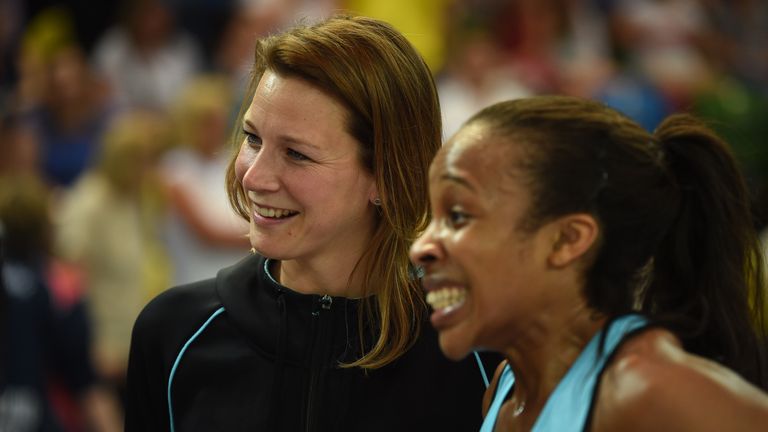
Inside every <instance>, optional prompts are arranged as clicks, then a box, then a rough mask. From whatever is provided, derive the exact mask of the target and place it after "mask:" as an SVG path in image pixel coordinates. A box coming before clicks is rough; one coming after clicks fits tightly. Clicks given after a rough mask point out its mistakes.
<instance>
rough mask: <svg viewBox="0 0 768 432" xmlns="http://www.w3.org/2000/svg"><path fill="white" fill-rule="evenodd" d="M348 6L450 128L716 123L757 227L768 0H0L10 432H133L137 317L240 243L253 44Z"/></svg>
mask: <svg viewBox="0 0 768 432" xmlns="http://www.w3.org/2000/svg"><path fill="white" fill-rule="evenodd" d="M339 10H348V11H352V12H354V13H358V14H363V15H368V16H373V17H377V18H381V19H384V20H386V21H389V22H391V23H392V24H393V25H394V26H395V27H397V28H398V29H399V30H401V31H402V32H403V33H404V34H405V35H406V36H407V37H408V38H409V39H410V40H411V41H412V43H413V44H414V45H415V46H416V47H417V48H418V49H419V50H420V51H421V53H422V54H423V55H424V57H425V59H426V60H427V62H428V64H429V65H430V67H431V68H432V70H433V72H434V74H435V78H436V80H437V83H438V87H439V92H440V98H441V105H442V109H443V120H444V138H448V137H449V136H450V135H451V134H452V133H454V132H455V131H456V130H457V129H458V128H459V126H460V125H461V124H462V122H463V121H465V120H466V119H467V118H468V117H469V116H470V115H472V114H473V113H474V112H476V111H477V110H479V109H480V108H483V107H485V106H487V105H489V104H491V103H494V102H497V101H501V100H505V99H512V98H519V97H525V96H529V95H535V94H552V93H560V94H569V95H575V96H582V97H586V98H592V99H596V100H600V101H603V102H604V103H606V104H608V105H610V106H613V107H614V108H616V109H618V110H620V111H622V112H624V113H625V114H627V115H628V116H630V117H632V118H634V119H636V120H637V121H638V122H639V123H640V124H642V125H643V126H644V127H645V128H647V129H648V130H653V129H654V128H655V127H656V125H657V124H658V123H659V122H660V121H661V120H662V119H663V118H664V117H665V116H667V115H668V114H670V113H673V112H678V111H688V112H692V113H695V114H698V115H700V116H702V117H704V118H705V119H706V120H707V121H709V123H710V124H711V125H712V126H713V127H714V128H715V129H716V130H717V131H718V132H719V133H720V134H721V135H722V136H723V137H725V138H726V139H727V140H728V141H729V142H730V143H731V145H732V146H733V151H734V153H735V154H736V156H737V158H738V160H739V161H740V163H741V165H742V168H743V170H744V172H745V174H746V175H747V179H748V181H749V187H750V191H751V192H752V200H753V201H752V207H753V211H754V215H755V228H756V229H758V230H761V231H764V227H765V225H766V221H768V217H767V216H768V143H766V140H767V139H768V1H766V0H504V1H502V0H386V1H385V0H346V1H343V0H130V1H123V2H108V1H104V2H94V1H86V0H69V1H52V0H0V242H1V243H0V246H2V248H1V249H2V253H3V255H2V257H3V259H2V266H0V270H1V271H2V277H1V278H0V281H2V282H3V289H0V432H4V431H15V432H18V431H38V430H46V431H47V430H64V431H82V430H95V431H109V430H121V429H122V426H121V423H122V419H121V416H122V392H123V390H124V384H125V383H124V379H125V368H126V363H127V353H128V347H129V343H130V332H131V327H132V324H133V321H134V319H135V318H136V315H137V314H138V312H139V311H140V310H141V308H142V307H143V306H144V304H146V302H147V301H148V300H149V299H151V298H152V297H153V296H155V295H156V294H158V293H159V292H161V291H162V290H164V289H166V288H167V287H169V286H172V285H175V284H179V283H184V282H189V281H192V280H196V279H201V278H205V277H212V276H213V275H215V273H216V270H218V269H219V268H221V267H223V266H225V265H228V264H230V263H234V262H235V261H236V260H237V259H239V258H240V257H242V256H244V255H245V254H247V253H248V248H249V246H248V241H247V240H246V238H245V236H244V235H245V234H246V233H247V227H246V225H245V223H244V222H242V221H240V220H238V219H237V218H236V217H234V216H233V214H232V212H231V210H230V209H229V206H228V203H227V199H226V194H225V189H224V184H223V176H224V170H225V167H226V164H227V160H228V157H229V155H230V154H231V152H232V151H233V147H232V144H231V143H229V142H228V136H229V134H230V132H231V131H232V129H233V128H234V127H236V125H234V119H235V117H236V115H237V111H238V109H239V107H240V105H241V103H242V94H243V91H244V87H245V85H246V84H247V78H248V74H249V69H250V66H251V62H252V56H253V45H254V42H255V40H256V39H257V38H258V37H260V36H264V35H267V34H269V33H270V32H275V31H279V30H280V29H282V28H285V27H286V26H289V25H291V23H293V22H295V21H296V20H297V19H301V18H304V17H308V18H310V19H314V18H320V17H323V16H327V15H329V14H331V13H334V12H336V11H339ZM766 232H768V231H766Z"/></svg>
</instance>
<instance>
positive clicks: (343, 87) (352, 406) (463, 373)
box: [126, 16, 498, 432]
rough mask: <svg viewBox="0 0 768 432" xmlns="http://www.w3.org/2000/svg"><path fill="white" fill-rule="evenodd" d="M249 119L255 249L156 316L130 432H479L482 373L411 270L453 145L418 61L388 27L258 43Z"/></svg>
mask: <svg viewBox="0 0 768 432" xmlns="http://www.w3.org/2000/svg"><path fill="white" fill-rule="evenodd" d="M240 120H241V124H240V125H239V126H240V128H238V132H237V133H236V134H235V135H236V138H235V141H236V144H235V146H236V152H235V153H234V154H233V157H232V160H231V163H230V165H229V169H228V173H227V179H226V181H227V188H228V192H229V197H230V201H231V203H232V204H233V207H234V208H235V210H236V211H237V212H238V213H239V214H240V215H241V216H242V217H243V218H244V219H246V220H248V221H249V223H250V231H249V238H250V242H251V245H252V247H253V250H254V254H253V255H252V256H250V257H248V258H246V259H244V260H243V261H241V262H240V263H237V264H235V265H234V266H232V267H229V268H226V269H224V270H222V271H220V272H219V273H218V275H217V277H216V278H215V279H210V280H206V281H201V282H198V283H194V284H190V285H185V286H181V287H176V288H173V289H171V290H169V291H168V292H166V293H164V294H162V295H161V296H159V297H158V298H156V299H155V300H153V301H152V302H151V303H150V304H149V305H148V306H147V307H146V308H145V310H144V311H143V312H142V314H141V316H140V317H139V319H138V320H137V322H136V325H135V328H134V334H133V341H132V348H131V360H130V367H129V376H128V384H129V395H128V404H127V416H126V429H127V430H128V431H129V432H130V431H147V430H164V429H170V430H175V429H179V430H185V431H186V430H201V431H210V430H264V431H279V430H285V431H299V430H304V431H379V430H380V431H400V430H461V431H464V430H476V429H477V428H478V427H479V425H480V422H481V420H482V419H481V416H480V412H479V410H477V408H476V406H475V404H476V402H477V401H479V400H480V398H481V397H482V392H483V391H484V388H485V386H484V385H483V379H482V378H483V377H482V375H481V372H480V371H478V369H477V365H476V364H475V363H474V359H466V360H464V361H462V362H458V363H454V362H451V361H448V360H447V359H445V358H444V357H443V356H442V354H441V353H440V350H439V347H438V344H437V335H436V333H435V332H434V330H433V329H432V328H431V327H430V326H429V325H423V324H425V321H426V318H427V317H426V305H425V303H424V298H423V294H422V289H421V284H420V280H419V279H418V276H417V273H416V272H415V271H414V268H413V267H412V266H411V264H410V262H409V259H408V248H409V247H410V244H411V242H412V241H413V239H414V238H416V236H417V235H418V233H419V232H421V231H422V230H423V229H424V228H425V226H426V223H427V221H428V216H429V213H428V201H427V171H428V166H429V162H430V160H431V159H432V158H433V157H434V155H435V153H436V152H437V150H438V149H439V147H440V141H441V123H440V111H439V104H438V99H437V94H436V91H435V86H434V82H433V79H432V75H431V73H430V71H429V70H428V69H427V67H426V65H425V64H424V61H423V60H422V59H421V57H420V56H419V55H418V54H417V53H416V51H415V50H414V49H413V47H411V45H410V44H409V43H408V42H407V41H406V40H405V38H404V37H403V36H402V35H401V34H399V33H398V32H397V31H395V30H394V29H393V28H392V27H391V26H389V25H388V24H386V23H383V22H381V21H377V20H373V19H369V18H364V17H348V16H337V17H333V18H330V19H328V20H327V21H324V22H321V23H318V24H314V25H308V26H298V27H296V28H293V29H290V30H288V31H287V32H285V33H283V34H279V35H275V36H270V37H267V38H265V39H262V40H260V41H259V42H258V44H257V48H256V56H255V64H254V73H253V77H252V79H251V83H250V88H249V92H248V95H247V97H246V100H245V103H244V106H243V109H242V113H241V119H240ZM497 360H498V359H497Z"/></svg>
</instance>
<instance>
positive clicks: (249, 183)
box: [238, 148, 280, 192]
mask: <svg viewBox="0 0 768 432" xmlns="http://www.w3.org/2000/svg"><path fill="white" fill-rule="evenodd" d="M247 151H248V150H244V151H241V154H240V155H239V156H238V159H242V161H239V162H240V163H242V164H244V166H243V169H244V173H243V176H242V178H241V179H240V181H241V182H242V184H243V188H245V189H246V190H251V191H262V192H274V191H277V190H278V189H280V166H279V163H278V161H275V160H273V158H272V157H271V155H270V152H269V151H268V150H265V149H264V148H262V149H261V150H260V151H259V152H258V153H253V154H250V155H249V154H246V153H244V152H247Z"/></svg>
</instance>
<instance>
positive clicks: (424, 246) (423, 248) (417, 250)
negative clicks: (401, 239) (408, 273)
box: [410, 224, 444, 267]
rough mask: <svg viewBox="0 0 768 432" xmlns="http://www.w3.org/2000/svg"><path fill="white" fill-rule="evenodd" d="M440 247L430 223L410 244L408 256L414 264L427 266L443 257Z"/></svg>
mask: <svg viewBox="0 0 768 432" xmlns="http://www.w3.org/2000/svg"><path fill="white" fill-rule="evenodd" d="M443 256H444V254H443V251H442V248H441V246H440V244H439V242H437V241H436V240H435V238H434V236H433V229H432V224H430V225H429V227H428V228H427V230H426V231H424V233H422V234H421V236H419V238H418V239H416V241H415V242H414V243H413V245H412V246H411V251H410V257H411V262H413V264H414V265H417V266H422V267H427V266H429V265H430V264H433V263H435V262H437V261H439V260H440V259H441V258H443Z"/></svg>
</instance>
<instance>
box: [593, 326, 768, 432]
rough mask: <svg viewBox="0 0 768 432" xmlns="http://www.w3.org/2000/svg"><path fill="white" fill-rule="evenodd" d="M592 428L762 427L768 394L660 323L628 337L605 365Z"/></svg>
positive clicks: (767, 417) (767, 419) (767, 410)
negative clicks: (686, 345)
mask: <svg viewBox="0 0 768 432" xmlns="http://www.w3.org/2000/svg"><path fill="white" fill-rule="evenodd" d="M599 391H600V393H599V396H598V399H597V402H596V405H595V407H594V417H593V422H592V430H593V431H603V430H625V431H633V430H658V429H660V428H661V429H664V430H697V431H708V430H712V431H715V430H717V431H721V430H740V431H751V430H755V431H764V430H765V429H766V425H768V395H766V394H765V393H764V392H762V391H760V390H759V389H758V388H757V387H755V386H753V385H752V384H750V383H749V382H747V381H746V380H744V379H742V378H741V377H740V376H739V375H737V374H736V373H734V372H733V371H731V370H729V369H727V368H725V367H723V366H721V365H719V364H717V363H715V362H713V361H710V360H708V359H705V358H702V357H698V356H695V355H692V354H689V353H687V352H685V351H684V350H683V349H682V347H681V345H680V342H679V341H678V339H677V338H676V337H675V336H674V335H673V334H672V333H670V332H668V331H666V330H663V329H653V330H649V331H647V332H644V333H642V334H640V335H638V336H636V337H635V338H633V339H631V340H630V341H628V342H627V343H626V344H625V345H624V346H623V347H622V348H621V349H620V351H619V352H618V353H617V354H616V356H615V358H614V359H613V361H612V362H611V364H610V365H608V367H607V368H606V371H605V373H604V374H603V377H602V379H601V382H600V390H599Z"/></svg>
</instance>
